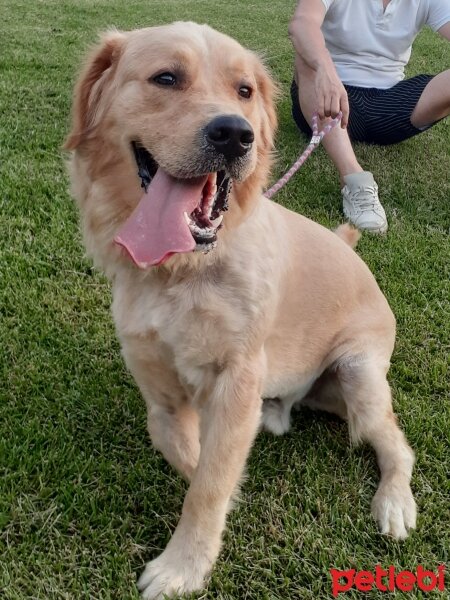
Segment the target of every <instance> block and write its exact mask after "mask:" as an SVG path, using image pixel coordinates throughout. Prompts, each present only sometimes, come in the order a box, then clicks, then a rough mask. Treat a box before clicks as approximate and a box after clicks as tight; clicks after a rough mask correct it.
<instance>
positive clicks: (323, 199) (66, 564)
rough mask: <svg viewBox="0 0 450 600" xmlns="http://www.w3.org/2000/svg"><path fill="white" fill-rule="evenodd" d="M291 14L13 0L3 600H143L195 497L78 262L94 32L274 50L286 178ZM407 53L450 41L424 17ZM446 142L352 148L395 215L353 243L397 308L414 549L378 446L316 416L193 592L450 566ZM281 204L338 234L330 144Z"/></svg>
mask: <svg viewBox="0 0 450 600" xmlns="http://www.w3.org/2000/svg"><path fill="white" fill-rule="evenodd" d="M293 6H294V2H293V0H291V1H290V2H283V1H282V0H272V1H271V2H266V1H263V0H258V1H252V2H238V1H237V0H229V1H228V2H220V3H219V2H214V1H213V0H209V1H208V2H207V1H203V0H197V1H194V0H164V1H156V0H153V1H151V2H148V1H147V2H143V1H138V0H128V1H127V2H120V1H119V0H108V1H102V2H100V1H95V0H78V1H77V2H75V1H72V2H69V1H68V0H61V1H58V0H52V1H51V0H47V1H45V2H44V1H40V2H39V1H37V0H36V1H35V2H29V1H25V0H2V2H1V6H0V20H1V22H2V33H1V53H0V136H1V139H0V153H1V154H0V160H1V173H0V191H1V194H0V319H1V320H0V348H1V362H0V372H1V376H2V377H1V387H0V457H1V458H0V460H1V463H0V466H1V483H0V486H1V488H0V528H1V534H0V596H1V598H4V599H5V600H25V599H40V600H41V599H42V600H44V599H45V600H56V599H58V600H59V599H67V600H69V599H70V600H72V599H74V600H75V599H76V600H78V599H90V600H100V599H101V600H107V599H121V600H124V599H126V600H128V599H133V598H137V597H138V596H137V592H136V591H135V577H136V573H138V572H139V571H140V570H141V569H142V567H143V564H144V562H145V561H146V560H148V559H149V558H151V557H154V556H155V555H157V554H158V553H159V552H160V551H161V549H162V548H164V546H165V544H166V542H167V541H168V539H169V536H170V533H171V531H173V529H174V527H175V525H176V522H177V518H178V515H179V513H180V509H181V504H182V498H183V495H184V492H185V485H184V484H183V482H182V481H181V480H180V478H179V477H178V476H177V475H176V474H175V473H174V472H173V471H172V470H171V468H170V467H169V466H168V465H167V464H166V463H165V461H164V460H163V459H162V458H161V456H160V455H159V454H157V453H156V452H155V451H154V450H153V449H152V447H151V445H150V442H149V439H148V436H147V433H146V428H145V410H144V404H143V401H142V400H141V398H140V396H139V392H138V390H137V388H136V387H135V385H134V383H133V381H132V379H131V377H130V376H129V375H128V373H127V371H126V369H125V367H124V365H123V363H122V360H121V358H120V354H119V346H118V343H117V341H116V339H115V335H114V329H113V325H112V321H111V318H110V314H109V303H110V290H109V286H108V284H107V283H106V281H105V280H104V279H103V278H102V276H101V275H99V274H97V273H95V272H93V270H92V268H91V266H90V263H89V262H88V261H87V260H86V259H85V258H84V257H83V250H82V245H81V240H80V235H79V233H78V226H77V215H76V211H75V207H74V205H73V203H72V202H71V200H70V198H69V195H68V192H67V186H68V184H67V177H66V174H65V170H64V165H63V161H62V158H61V152H60V146H61V143H62V141H63V138H64V135H65V133H66V131H67V126H68V114H69V108H70V97H71V87H72V83H73V80H74V76H75V72H76V69H77V67H78V64H79V59H80V57H81V56H82V54H83V52H84V49H85V47H86V45H88V44H89V43H91V42H92V41H93V40H94V39H95V37H96V32H97V31H98V30H102V29H104V28H106V27H108V26H111V25H115V26H117V27H119V28H133V27H139V26H146V25H151V24H156V23H162V22H170V21H172V20H175V19H192V20H197V21H201V22H208V23H210V24H211V25H213V26H215V27H217V28H218V29H220V30H222V31H224V32H226V33H230V34H232V35H234V36H235V37H236V38H237V39H238V40H240V41H241V42H242V43H244V44H246V45H247V46H249V47H251V48H254V49H257V50H265V51H266V55H267V58H268V62H269V64H270V66H271V67H272V69H273V72H274V74H275V76H276V78H277V79H278V80H279V82H280V84H281V86H282V89H283V92H284V94H283V98H282V99H281V101H280V105H279V114H280V134H279V136H278V140H277V146H278V150H279V161H278V164H277V167H276V174H279V173H280V172H281V171H283V170H284V169H285V168H286V167H287V166H288V165H289V164H290V163H291V162H292V161H293V160H294V158H295V157H296V156H297V154H298V153H299V151H300V150H301V149H302V148H303V147H304V143H305V140H304V139H303V138H299V135H298V134H297V131H296V129H295V126H294V124H293V122H292V120H291V117H290V105H289V94H288V88H289V84H290V80H291V71H292V50H291V46H290V43H289V40H288V38H287V33H286V32H287V24H288V20H289V16H290V14H291V13H292V10H293ZM413 57H414V60H413V61H412V63H411V65H410V67H409V71H408V73H409V74H411V75H412V74H415V73H417V72H420V71H427V72H436V71H439V70H443V69H444V68H446V67H448V64H449V60H448V58H449V46H448V44H446V42H444V41H443V40H440V39H438V38H437V36H435V35H433V34H432V33H431V32H429V31H426V32H424V33H423V34H422V35H421V36H420V37H419V39H418V40H417V43H416V44H415V50H414V53H413ZM449 149H450V122H449V121H448V120H447V121H446V122H442V123H440V124H439V125H438V126H436V127H435V128H433V129H432V130H431V131H429V132H427V133H425V134H423V135H421V136H420V137H418V138H415V139H413V140H410V141H408V142H406V143H403V144H401V145H399V146H396V147H392V148H369V147H362V146H358V147H357V148H356V152H357V155H358V156H359V158H360V159H361V162H362V163H363V165H364V166H365V167H366V168H367V169H368V170H371V171H373V172H374V173H375V176H376V179H377V180H378V183H379V186H380V194H381V198H382V200H383V203H384V205H385V207H386V210H387V213H388V217H389V222H390V231H389V234H388V235H387V236H386V237H385V238H383V239H381V238H374V237H369V236H364V238H363V239H362V241H361V243H360V246H359V253H360V254H361V256H362V257H363V258H364V259H365V261H366V262H367V263H368V264H369V266H370V267H371V268H372V270H373V271H374V273H375V275H376V277H377V279H378V281H379V283H380V285H381V287H382V289H383V291H384V292H385V294H386V296H387V298H388V300H389V302H390V304H391V306H392V308H393V310H394V312H395V314H396V315H397V318H398V342H397V346H396V351H395V354H394V357H393V365H392V370H391V372H390V380H391V382H392V386H393V389H394V401H395V408H396V410H397V412H398V414H399V418H400V422H401V425H402V427H403V428H404V430H405V432H406V434H407V436H408V439H409V440H410V443H411V445H412V446H413V448H414V449H415V451H416V453H417V466H416V469H415V472H414V477H413V489H414V493H415V496H416V498H417V501H418V505H419V510H420V513H419V515H420V516H419V520H418V529H417V531H416V532H415V533H413V535H412V536H411V537H410V539H408V540H407V541H406V542H404V543H402V544H400V543H397V542H394V541H392V540H389V539H384V538H382V537H381V536H380V535H378V533H377V528H376V525H375V523H374V522H372V519H371V518H369V516H368V515H369V506H370V500H371V497H372V495H373V493H374V491H375V487H376V482H377V477H378V476H377V470H376V464H375V459H374V456H373V453H372V452H371V450H370V449H368V448H366V447H363V448H358V449H351V448H350V447H349V444H348V435H347V429H346V426H345V425H344V424H343V423H341V422H339V421H338V420H335V419H333V418H328V417H326V416H324V415H313V414H312V413H310V412H307V411H304V412H301V413H299V414H297V415H296V417H295V421H294V427H293V430H292V432H291V433H290V434H289V435H287V436H285V437H284V438H281V439H276V438H273V437H271V436H269V435H266V434H264V435H261V436H260V437H259V438H258V440H257V442H256V445H255V447H254V449H253V452H252V455H251V460H250V462H249V468H248V475H249V476H248V479H247V481H246V483H245V485H244V486H243V491H242V501H241V502H240V504H239V506H238V508H237V509H236V510H235V511H234V512H233V513H232V515H231V516H230V519H229V527H228V531H227V533H226V535H225V543H224V549H223V552H222V553H221V556H220V560H219V561H218V564H217V566H216V568H215V570H214V573H213V576H212V579H211V582H210V584H209V587H208V590H207V591H205V592H204V593H202V594H201V595H200V596H199V597H200V598H203V599H216V598H217V599H220V600H231V599H238V600H241V599H242V600H244V599H255V600H259V599H261V600H285V599H286V598H289V599H302V600H313V599H328V598H331V582H330V576H329V574H328V571H329V569H330V568H331V567H336V568H351V567H356V568H357V569H373V568H374V566H375V565H376V564H377V563H381V564H382V565H384V566H386V565H389V564H395V565H397V566H398V567H403V568H407V569H415V567H416V566H417V564H419V563H420V564H424V565H426V566H427V567H429V568H432V569H433V568H436V566H437V565H438V564H439V563H442V562H447V563H448V562H449V556H448V554H449V548H450V525H449V523H450V511H449V506H450V489H449V466H448V465H449V464H450V452H449V445H450V444H449V431H450V406H449V363H448V352H449V341H450V335H449V314H450V304H449V296H450V288H449V265H450V243H449V238H448V233H449V228H450V211H449V200H450V186H449V164H450V155H449ZM277 200H278V201H279V202H282V203H284V204H286V205H287V206H289V207H291V208H293V209H295V210H298V211H300V212H302V213H303V214H305V215H307V216H309V217H311V218H313V219H315V220H317V221H319V222H321V223H323V224H325V225H327V226H335V225H336V224H338V223H339V222H340V221H341V220H342V217H341V214H340V194H339V188H338V181H337V177H336V174H335V172H334V171H333V168H332V166H331V164H330V162H329V161H328V160H327V157H326V156H325V154H324V152H323V151H322V150H319V151H317V152H316V153H315V154H314V155H313V156H312V157H311V158H310V159H309V160H308V162H307V163H306V165H305V166H304V167H303V169H302V170H301V172H300V173H299V174H298V175H297V176H296V178H295V179H294V180H293V181H292V182H291V183H290V184H289V186H288V187H287V188H286V189H285V190H284V191H283V192H281V193H280V194H279V196H278V197H277ZM448 590H450V581H447V592H445V593H443V594H441V596H440V597H443V598H450V591H448ZM432 596H433V597H435V595H432ZM342 597H345V596H342ZM346 597H348V598H356V597H357V596H356V595H355V594H352V593H348V594H347V595H346ZM367 597H370V598H380V599H381V598H384V597H385V594H382V593H379V594H376V593H373V594H372V595H370V594H368V595H367ZM396 597H407V598H411V599H412V598H421V597H422V596H421V595H420V593H409V594H404V595H401V594H400V593H398V594H397V595H396Z"/></svg>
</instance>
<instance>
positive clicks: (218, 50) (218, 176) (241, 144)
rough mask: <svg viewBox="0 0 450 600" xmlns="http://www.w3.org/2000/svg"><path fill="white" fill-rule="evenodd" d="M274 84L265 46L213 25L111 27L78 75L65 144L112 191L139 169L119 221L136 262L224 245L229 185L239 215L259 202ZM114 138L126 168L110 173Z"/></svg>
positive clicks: (120, 236)
mask: <svg viewBox="0 0 450 600" xmlns="http://www.w3.org/2000/svg"><path fill="white" fill-rule="evenodd" d="M274 92H275V86H274V84H273V82H272V80H271V78H270V77H269V75H268V73H267V71H266V69H265V67H264V66H263V64H262V63H261V60H260V59H259V58H258V57H257V56H256V55H255V54H254V53H252V52H250V51H248V50H246V49H244V48H243V47H242V46H241V45H240V44H238V43H237V42H236V41H234V40H233V39H231V38H229V37H227V36H225V35H223V34H221V33H218V32H217V31H214V30H213V29H211V28H210V27H208V26H205V25H203V26H200V25H196V24H194V23H174V24H172V25H167V26H162V27H154V28H148V29H141V30H136V31H132V32H127V33H121V32H116V31H114V32H110V33H107V34H105V35H104V36H103V40H102V42H101V44H100V45H99V46H98V47H97V48H96V49H95V50H94V51H93V53H92V54H91V56H90V57H89V59H88V61H87V63H86V66H85V69H84V71H83V72H82V74H81V76H80V78H79V81H78V84H77V86H76V89H75V100H74V108H73V125H72V130H71V132H70V134H69V136H68V139H67V141H66V146H65V147H66V148H67V149H69V150H78V152H79V153H80V155H82V156H83V157H84V160H87V161H90V162H91V163H95V165H96V166H97V168H92V169H91V170H90V171H91V172H92V173H94V172H97V173H100V172H101V178H102V179H103V180H104V181H105V180H108V179H109V182H108V186H109V189H110V190H111V189H112V188H113V187H114V179H115V178H116V179H119V178H120V181H118V182H117V193H120V189H121V187H123V185H124V181H123V179H124V173H125V172H126V173H127V177H129V178H130V181H129V186H130V188H131V189H133V190H135V189H136V184H139V178H138V175H137V174H136V173H137V170H138V168H139V171H140V176H141V179H142V186H143V187H144V188H145V191H144V192H141V193H140V195H141V196H142V197H141V199H140V201H139V194H138V195H137V197H136V198H135V202H134V206H131V207H130V206H129V207H128V208H129V209H132V210H131V214H130V210H128V214H127V215H126V216H127V217H128V218H125V219H123V218H122V221H123V222H122V223H120V226H119V227H117V230H116V232H115V233H116V235H115V240H116V242H117V243H119V244H121V245H122V246H124V247H125V248H126V249H127V251H128V253H129V254H130V255H131V257H132V258H133V260H134V261H135V262H136V264H138V265H139V266H141V267H146V266H150V265H157V264H161V263H163V262H164V261H165V260H167V258H169V257H170V256H171V255H172V254H174V253H179V252H190V251H192V250H194V249H197V250H198V249H202V250H204V251H207V250H209V249H211V248H213V247H214V245H215V243H216V240H217V236H218V235H219V237H220V233H219V234H218V231H219V229H220V228H221V227H222V218H223V213H224V211H225V210H227V204H228V195H229V194H230V190H232V191H231V196H230V204H233V206H232V207H230V213H232V214H234V215H235V219H234V220H236V218H237V219H239V218H242V214H243V213H244V214H245V213H247V212H248V210H249V204H251V202H252V199H254V198H255V197H257V195H258V194H259V193H260V192H261V188H262V186H263V185H264V183H265V181H266V177H267V176H268V170H269V163H270V151H271V149H272V146H273V135H274V130H275V126H276V116H275V110H274V105H273V96H274ZM110 148H114V149H115V158H116V161H117V159H118V157H119V162H120V161H122V170H121V169H119V168H118V169H114V168H113V167H111V172H109V173H108V165H107V164H106V163H105V161H107V160H108V158H107V156H108V149H110ZM100 164H101V165H102V167H101V168H99V165H100ZM125 165H126V166H127V168H128V170H125V171H123V167H124V166H125ZM119 171H120V173H119ZM125 208H127V207H126V206H125ZM231 209H232V210H231ZM125 213H126V211H125ZM122 214H124V211H122ZM227 219H228V221H229V222H230V223H231V221H233V219H232V218H231V215H230V216H228V215H227V217H226V219H225V222H226V221H227ZM119 220H120V219H119Z"/></svg>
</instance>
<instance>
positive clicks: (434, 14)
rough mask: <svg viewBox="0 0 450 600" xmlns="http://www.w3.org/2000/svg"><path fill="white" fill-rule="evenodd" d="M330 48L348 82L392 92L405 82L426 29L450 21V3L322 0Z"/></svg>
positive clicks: (444, 0) (448, 0)
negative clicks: (417, 41)
mask: <svg viewBox="0 0 450 600" xmlns="http://www.w3.org/2000/svg"><path fill="white" fill-rule="evenodd" d="M322 2H323V4H324V5H325V8H326V9H327V12H326V15H325V19H324V22H323V25H322V32H323V34H324V37H325V43H326V46H327V48H328V51H329V52H330V54H331V58H332V59H333V62H334V64H335V66H336V70H337V72H338V75H339V77H340V78H341V81H342V82H343V83H346V84H348V85H356V86H360V87H376V88H382V89H386V88H389V87H392V86H393V85H395V84H396V83H398V82H399V81H401V80H402V79H403V78H404V77H405V74H404V68H405V65H406V64H407V63H408V61H409V58H410V56H411V46H412V43H413V41H414V39H415V37H416V36H417V34H418V33H419V31H420V30H421V29H422V27H423V26H424V25H429V26H430V27H431V28H432V29H434V31H437V30H438V29H440V28H441V27H442V26H443V25H445V24H446V23H448V22H450V0H391V1H390V2H389V4H388V5H387V7H386V10H385V11H384V12H383V0H322Z"/></svg>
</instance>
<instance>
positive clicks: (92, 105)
mask: <svg viewBox="0 0 450 600" xmlns="http://www.w3.org/2000/svg"><path fill="white" fill-rule="evenodd" d="M125 40H126V35H125V34H124V33H121V32H120V31H109V32H107V33H105V34H103V35H102V38H101V42H100V44H98V45H97V46H96V47H95V48H94V49H93V51H92V52H91V54H90V55H89V56H88V58H87V61H86V64H85V66H84V68H83V70H82V71H81V74H80V76H79V78H78V81H77V83H76V85H75V91H74V97H73V106H72V129H71V131H70V133H69V135H68V136H67V139H66V141H65V143H64V149H65V150H75V148H77V147H78V146H79V145H80V143H81V142H82V141H83V139H85V138H86V137H87V136H88V135H89V133H90V132H91V131H92V130H93V128H94V127H95V125H96V124H97V122H98V116H99V115H98V108H99V103H100V99H101V97H102V93H103V91H104V89H105V85H106V84H107V82H108V81H110V80H111V78H112V76H113V74H114V71H115V69H116V67H117V63H118V61H119V57H120V54H121V52H122V49H123V46H124V42H125Z"/></svg>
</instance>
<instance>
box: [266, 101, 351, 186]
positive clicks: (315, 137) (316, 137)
mask: <svg viewBox="0 0 450 600" xmlns="http://www.w3.org/2000/svg"><path fill="white" fill-rule="evenodd" d="M341 119H342V113H341V112H340V113H339V114H338V115H337V117H336V118H334V119H333V120H332V121H330V122H329V123H327V125H325V127H324V128H323V129H322V131H319V115H318V113H316V112H315V113H314V114H313V118H312V133H313V134H312V138H311V141H310V142H309V144H308V146H307V147H306V150H305V151H304V152H303V154H302V155H301V156H300V157H299V158H298V159H297V160H296V161H295V163H294V164H293V165H292V167H291V168H290V169H289V171H288V172H287V173H285V174H284V175H283V177H282V178H281V179H279V180H278V181H277V182H276V183H275V184H274V185H273V186H272V187H271V188H270V189H268V190H267V192H265V194H264V196H266V198H272V196H274V195H275V194H276V193H277V192H278V191H279V190H281V188H282V187H283V186H284V185H286V183H287V182H288V181H289V179H290V178H291V177H292V176H293V175H294V174H295V173H297V171H298V170H299V169H300V167H301V166H302V164H303V163H304V162H305V160H306V159H307V158H308V156H309V155H310V154H311V152H312V151H313V150H314V149H315V148H317V146H318V145H319V144H320V142H321V141H322V139H323V138H324V137H325V136H326V135H327V133H329V132H330V131H331V130H332V129H333V127H336V125H337V124H338V123H340V121H341Z"/></svg>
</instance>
